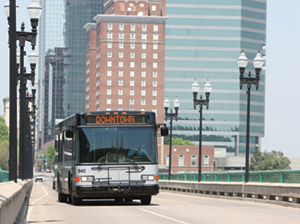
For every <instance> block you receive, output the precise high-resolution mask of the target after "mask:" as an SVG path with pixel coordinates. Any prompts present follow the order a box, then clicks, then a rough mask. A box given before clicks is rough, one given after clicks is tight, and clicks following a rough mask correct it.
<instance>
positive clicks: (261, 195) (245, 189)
mask: <svg viewBox="0 0 300 224" xmlns="http://www.w3.org/2000/svg"><path fill="white" fill-rule="evenodd" d="M159 187H160V190H164V191H171V192H176V193H185V194H191V195H202V196H209V197H215V198H228V199H236V200H250V201H255V202H264V203H274V204H279V205H284V206H291V207H298V208H300V184H283V183H251V182H250V183H249V182H248V183H241V182H195V181H173V180H171V181H167V180H160V181H159Z"/></svg>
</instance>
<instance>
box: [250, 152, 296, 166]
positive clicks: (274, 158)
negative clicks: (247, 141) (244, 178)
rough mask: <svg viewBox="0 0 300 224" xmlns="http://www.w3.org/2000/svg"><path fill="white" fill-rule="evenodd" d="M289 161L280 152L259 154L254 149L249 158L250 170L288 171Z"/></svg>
mask: <svg viewBox="0 0 300 224" xmlns="http://www.w3.org/2000/svg"><path fill="white" fill-rule="evenodd" d="M290 164H291V161H290V160H289V159H288V158H287V157H285V156H284V155H283V153H282V152H280V151H272V152H267V151H264V152H261V151H260V150H258V149H256V150H254V151H253V155H252V156H251V158H250V164H249V165H250V170H251V171H260V170H289V169H291V168H290Z"/></svg>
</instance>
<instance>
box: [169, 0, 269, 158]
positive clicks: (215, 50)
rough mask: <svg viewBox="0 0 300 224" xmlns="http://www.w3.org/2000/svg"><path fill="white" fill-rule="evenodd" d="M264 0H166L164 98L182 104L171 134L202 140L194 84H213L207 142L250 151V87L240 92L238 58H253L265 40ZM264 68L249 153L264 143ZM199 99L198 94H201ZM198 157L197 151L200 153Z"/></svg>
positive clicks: (254, 93) (206, 118) (253, 113)
mask: <svg viewBox="0 0 300 224" xmlns="http://www.w3.org/2000/svg"><path fill="white" fill-rule="evenodd" d="M266 2H267V1H266V0H247V1H241V0H231V1H228V0H218V1H217V0H201V1H200V0H198V1H195V0H185V1H178V0H167V4H166V16H167V18H168V19H167V21H166V46H165V48H166V51H165V96H168V98H169V99H170V101H171V102H172V99H174V98H175V97H176V96H177V97H178V99H179V100H180V102H181V105H180V108H179V120H178V122H173V135H174V136H177V137H182V138H184V139H185V140H191V141H192V142H194V143H196V144H198V143H199V112H198V111H199V106H197V109H196V110H195V109H194V108H193V94H192V91H191V85H192V83H193V81H194V79H196V81H197V82H198V84H199V86H200V88H201V90H200V94H201V95H202V96H203V98H204V99H205V94H204V91H203V86H204V84H205V83H206V81H207V79H209V81H210V84H211V85H212V92H211V94H210V103H209V109H208V110H207V109H206V107H205V106H204V107H203V126H202V127H203V132H202V133H203V137H202V139H203V144H202V145H204V146H214V147H215V149H218V148H220V149H224V148H225V149H226V151H227V155H228V154H232V155H240V154H241V155H243V153H245V149H246V117H247V95H246V86H245V85H244V87H243V89H242V90H240V86H239V82H240V81H239V68H238V65H237V58H238V57H239V55H240V53H241V51H242V50H244V51H245V54H246V56H247V57H248V59H249V60H250V62H249V63H248V66H247V68H246V74H248V71H249V70H251V71H252V74H253V75H255V73H254V67H253V64H252V60H253V59H254V57H255V56H256V54H257V52H258V51H261V52H262V53H263V54H264V49H263V47H264V46H265V44H266ZM265 85H266V83H265V71H264V70H263V71H262V72H261V76H260V83H259V89H258V91H256V89H255V87H252V91H251V118H250V122H251V123H250V125H251V128H250V152H251V151H253V150H254V149H256V148H257V147H258V148H259V147H260V140H261V138H262V137H264V125H265ZM198 99H199V94H198ZM197 156H198V155H197Z"/></svg>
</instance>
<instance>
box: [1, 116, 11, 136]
mask: <svg viewBox="0 0 300 224" xmlns="http://www.w3.org/2000/svg"><path fill="white" fill-rule="evenodd" d="M5 140H9V135H8V127H7V126H6V123H5V119H4V118H3V117H2V116H0V142H2V141H5Z"/></svg>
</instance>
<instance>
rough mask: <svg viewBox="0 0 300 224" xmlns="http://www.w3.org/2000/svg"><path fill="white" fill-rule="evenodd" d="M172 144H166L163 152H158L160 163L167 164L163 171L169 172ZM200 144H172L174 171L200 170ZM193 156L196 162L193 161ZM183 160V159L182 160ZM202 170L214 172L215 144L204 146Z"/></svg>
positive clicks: (172, 169)
mask: <svg viewBox="0 0 300 224" xmlns="http://www.w3.org/2000/svg"><path fill="white" fill-rule="evenodd" d="M169 150H170V146H169V145H164V147H163V152H160V153H158V157H159V161H160V164H161V165H163V166H165V169H161V172H168V161H167V160H168V158H169V157H167V156H168V155H169ZM198 155H199V146H196V145H195V146H191V145H173V146H172V166H171V171H172V173H178V172H185V171H186V170H187V171H188V172H198ZM192 157H193V158H194V162H193V163H192ZM180 160H181V161H180ZM201 163H202V169H201V171H202V172H213V169H214V146H202V161H201Z"/></svg>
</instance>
